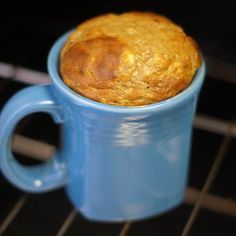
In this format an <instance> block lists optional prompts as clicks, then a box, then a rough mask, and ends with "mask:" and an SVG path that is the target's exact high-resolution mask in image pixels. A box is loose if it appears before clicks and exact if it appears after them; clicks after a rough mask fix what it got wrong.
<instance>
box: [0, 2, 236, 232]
mask: <svg viewBox="0 0 236 236" xmlns="http://www.w3.org/2000/svg"><path fill="white" fill-rule="evenodd" d="M56 4H57V5H58V6H54V8H51V7H49V6H48V5H43V4H41V3H39V2H37V3H31V4H29V5H27V6H24V5H23V4H22V3H20V5H19V6H17V4H15V3H14V7H13V6H12V4H9V6H8V4H6V5H5V7H4V8H3V9H2V11H3V14H2V13H1V16H0V26H1V27H0V28H1V37H0V94H1V95H0V107H1V108H2V107H3V105H4V104H5V103H6V101H7V100H8V99H9V98H10V97H11V96H12V95H13V94H14V93H16V92H17V91H19V90H20V89H22V88H24V87H26V86H29V85H31V84H40V83H45V82H47V81H48V77H47V74H46V59H47V54H48V51H49V49H50V47H51V45H52V44H53V43H54V41H55V40H56V39H57V38H58V37H59V36H60V35H62V34H63V33H64V32H65V31H67V30H69V29H71V28H73V27H75V26H76V25H77V24H78V23H79V22H81V21H83V20H85V19H87V18H89V17H92V16H95V15H98V14H102V13H105V12H123V11H129V10H143V11H154V12H158V13H160V14H163V15H167V16H168V17H170V18H172V19H173V20H174V21H175V22H177V23H179V24H180V25H182V26H183V27H184V28H185V30H186V31H187V32H188V33H189V34H190V35H192V36H193V37H194V38H195V39H196V40H197V42H198V43H199V46H200V48H201V50H202V52H203V55H204V58H205V60H206V64H207V76H206V80H205V83H204V86H203V89H202V92H201V95H200V99H199V103H198V108H197V115H196V118H195V120H194V131H193V140H192V150H191V163H190V171H189V182H188V189H187V193H186V198H185V201H184V202H183V204H181V205H180V206H178V207H177V208H175V209H174V210H172V211H170V212H168V213H165V214H162V215H160V216H157V217H155V218H151V219H148V220H143V221H138V222H127V223H126V224H118V223H116V224H106V223H97V222H91V221H87V220H85V219H84V218H83V217H81V216H80V214H79V213H77V212H76V211H75V210H74V209H73V207H72V205H71V204H70V203H69V201H68V200H67V198H66V196H65V193H64V191H63V189H60V190H57V191H54V192H50V193H45V194H37V195H34V194H28V193H24V192H22V191H20V190H18V189H16V188H14V187H13V186H12V185H10V184H9V183H8V182H7V181H6V180H5V178H4V177H3V176H2V175H0V235H6V236H15V235H24V236H26V235H30V236H32V235H34V236H41V235H44V236H50V235H58V236H59V235H60V236H62V235H68V236H69V235H91V236H93V235H103V236H105V235H109V236H110V235H123V236H124V235H129V236H131V235H133V236H138V235H145V234H146V235H149V236H151V235H214V236H217V235H235V233H236V221H235V217H236V202H235V198H236V191H235V183H234V182H235V180H236V172H235V166H236V159H235V154H236V140H235V137H236V121H235V112H236V110H235V102H236V59H235V58H236V57H235V55H236V47H235V40H236V31H235V22H236V17H235V10H236V9H235V7H234V4H233V1H187V0H179V1H170V0H168V1H149V0H146V1H142V0H141V1H125V2H119V1H96V2H95V1H94V2H91V1H88V2H87V3H86V2H83V3H79V4H78V6H75V5H73V3H70V2H64V3H59V2H58V3H56ZM59 135H60V134H59V127H58V126H57V125H55V124H54V123H53V122H52V120H51V118H50V117H49V116H48V115H45V114H41V113H40V114H38V113H37V114H34V115H31V116H28V117H26V118H25V119H23V120H22V121H21V122H20V124H19V125H18V126H17V128H16V131H15V136H14V141H13V150H14V153H15V155H16V158H17V159H18V160H19V161H20V162H22V163H23V164H26V165H34V164H37V163H38V162H41V161H44V160H46V159H48V158H49V157H50V153H52V152H53V151H54V149H55V147H57V146H58V143H59ZM0 158H1V157H0Z"/></svg>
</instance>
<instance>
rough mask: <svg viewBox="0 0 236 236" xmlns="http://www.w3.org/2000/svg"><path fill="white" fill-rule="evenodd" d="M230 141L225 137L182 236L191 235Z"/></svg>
mask: <svg viewBox="0 0 236 236" xmlns="http://www.w3.org/2000/svg"><path fill="white" fill-rule="evenodd" d="M228 130H230V128H229V127H228ZM230 141H231V138H230V136H229V135H227V136H225V138H224V140H223V142H222V144H221V146H220V148H219V151H218V153H217V155H216V157H215V161H214V163H213V165H212V167H211V169H210V171H209V174H208V176H207V179H206V181H205V183H204V185H203V188H202V191H201V193H200V194H199V197H198V199H197V202H196V204H195V205H194V208H193V210H192V212H191V214H190V217H189V219H188V220H187V223H186V225H185V227H184V229H183V232H182V234H181V236H187V235H189V232H190V230H191V228H192V226H193V224H194V221H195V219H196V217H197V215H198V213H199V211H200V209H201V207H202V204H203V201H204V198H205V195H206V193H207V192H208V191H209V189H210V187H211V185H212V183H213V181H214V179H215V177H216V175H217V173H218V171H219V169H220V166H221V163H222V161H223V159H224V157H225V155H226V153H227V150H228V148H229V145H230Z"/></svg>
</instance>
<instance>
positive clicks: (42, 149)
mask: <svg viewBox="0 0 236 236" xmlns="http://www.w3.org/2000/svg"><path fill="white" fill-rule="evenodd" d="M12 148H13V151H14V152H16V153H18V154H21V155H24V156H26V157H30V158H34V159H37V160H40V161H46V160H49V159H50V158H51V157H52V156H53V154H54V152H55V150H56V147H54V146H53V145H50V144H47V143H44V142H39V141H36V140H34V139H31V138H27V137H25V136H22V135H18V134H15V135H14V138H13V142H12Z"/></svg>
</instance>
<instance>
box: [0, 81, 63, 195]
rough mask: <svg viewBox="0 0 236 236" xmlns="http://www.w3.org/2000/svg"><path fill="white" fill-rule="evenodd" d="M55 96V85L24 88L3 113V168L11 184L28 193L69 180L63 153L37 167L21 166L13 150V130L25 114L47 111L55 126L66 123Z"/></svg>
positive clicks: (0, 150) (0, 119)
mask: <svg viewBox="0 0 236 236" xmlns="http://www.w3.org/2000/svg"><path fill="white" fill-rule="evenodd" d="M52 93H53V91H52V85H43V86H38V85H37V86H32V87H28V88H25V89H23V90H21V91H20V92H18V93H17V94H16V95H15V96H13V97H12V98H11V99H10V100H9V102H8V103H7V104H6V106H5V107H4V109H3V111H2V113H1V114H0V168H1V170H2V173H3V174H4V176H5V177H6V178H7V179H8V180H9V181H10V182H11V183H12V184H14V185H15V186H17V187H18V188H20V189H22V190H25V191H28V192H46V191H49V190H53V189H56V188H59V187H61V186H63V185H65V183H66V179H67V178H66V167H65V163H64V160H63V158H62V157H61V154H60V151H59V152H57V153H55V155H54V156H53V157H52V159H50V160H49V161H47V162H45V163H43V164H38V165H36V166H24V165H21V164H20V163H19V162H18V161H16V159H15V158H14V156H13V154H12V151H11V143H12V136H13V132H14V129H15V127H16V125H17V123H18V122H19V121H20V119H22V118H23V117H25V116H26V115H29V114H31V113H34V112H46V113H49V114H50V115H51V116H52V118H53V120H54V122H55V123H58V124H61V123H63V121H64V115H63V110H62V107H61V106H60V104H58V103H57V101H56V99H55V98H54V96H53V95H52ZM46 132H47V129H46Z"/></svg>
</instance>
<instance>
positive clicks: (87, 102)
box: [47, 30, 206, 114]
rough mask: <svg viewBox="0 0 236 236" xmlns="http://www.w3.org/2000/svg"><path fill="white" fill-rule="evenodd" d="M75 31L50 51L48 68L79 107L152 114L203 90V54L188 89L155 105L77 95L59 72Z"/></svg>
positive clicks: (53, 80)
mask: <svg viewBox="0 0 236 236" xmlns="http://www.w3.org/2000/svg"><path fill="white" fill-rule="evenodd" d="M73 31H74V30H70V31H69V32H67V33H65V34H63V35H62V36H61V37H60V38H59V39H58V40H57V41H56V42H55V43H54V45H53V46H52V48H51V49H50V51H49V55H48V61H47V66H48V72H49V75H50V79H51V80H52V82H53V84H54V85H55V86H56V88H57V89H58V90H59V91H61V92H62V93H63V94H65V95H66V97H69V98H70V100H72V101H74V102H75V103H78V104H79V105H83V106H86V107H89V108H93V109H96V110H100V111H105V112H113V113H132V114H133V113H135V114H138V113H150V112H156V111H161V110H168V109H171V108H172V107H175V106H176V105H178V104H181V103H183V102H184V101H186V100H188V99H189V98H191V96H193V95H194V94H196V93H197V92H198V91H199V90H200V88H201V85H202V82H203V80H204V76H205V71H206V65H205V62H204V59H203V57H202V54H201V59H202V63H201V67H200V68H199V69H198V70H197V71H196V73H195V75H194V79H193V80H192V82H191V83H190V84H189V85H188V87H187V88H185V89H184V90H183V91H181V92H180V93H178V94H176V95H175V96H173V97H171V98H168V99H165V100H163V101H160V102H157V103H153V104H148V105H142V106H117V105H110V104H104V103H101V102H98V101H95V100H92V99H89V98H87V97H84V96H82V95H80V94H78V93H76V92H75V91H74V90H72V89H71V88H70V87H69V86H67V85H66V84H65V83H64V82H63V80H62V78H61V75H60V73H59V70H58V66H59V58H60V52H61V48H62V46H63V45H64V43H65V41H66V39H67V38H68V36H69V35H70V34H71V33H72V32H73Z"/></svg>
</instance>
